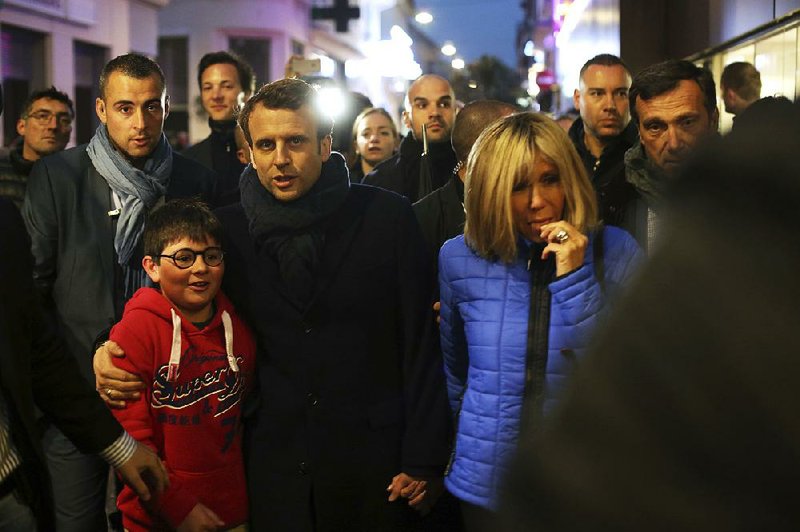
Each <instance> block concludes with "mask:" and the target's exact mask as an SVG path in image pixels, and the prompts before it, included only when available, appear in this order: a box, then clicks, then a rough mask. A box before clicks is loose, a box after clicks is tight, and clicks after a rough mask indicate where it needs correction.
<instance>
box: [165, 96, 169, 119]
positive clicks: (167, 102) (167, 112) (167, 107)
mask: <svg viewBox="0 0 800 532" xmlns="http://www.w3.org/2000/svg"><path fill="white" fill-rule="evenodd" d="M168 116H169V94H167V95H166V96H165V97H164V118H167V117H168Z"/></svg>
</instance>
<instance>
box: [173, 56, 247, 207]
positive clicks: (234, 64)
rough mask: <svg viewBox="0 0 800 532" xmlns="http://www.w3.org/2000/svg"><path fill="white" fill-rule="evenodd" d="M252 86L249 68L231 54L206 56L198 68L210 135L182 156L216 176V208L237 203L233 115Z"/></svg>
mask: <svg viewBox="0 0 800 532" xmlns="http://www.w3.org/2000/svg"><path fill="white" fill-rule="evenodd" d="M255 83H256V78H255V74H254V73H253V69H252V68H251V67H250V65H248V64H247V62H245V60H244V59H242V58H241V57H239V56H237V55H236V54H232V53H230V52H211V53H208V54H205V55H204V56H203V57H202V58H201V59H200V64H198V65H197V85H198V87H199V88H200V100H201V101H202V103H203V109H205V111H206V113H208V127H209V128H211V133H210V134H209V135H208V137H206V138H204V139H203V140H201V141H200V142H198V143H197V144H195V145H193V146H190V147H189V148H187V149H185V150H184V151H183V152H182V154H183V155H184V156H186V157H188V158H189V159H193V160H195V161H197V162H199V163H200V164H202V165H204V166H206V167H208V168H211V169H213V170H214V171H215V172H216V173H217V179H218V181H217V198H216V199H215V201H214V203H215V205H216V206H222V205H228V204H231V203H237V202H238V201H239V176H240V175H241V174H242V170H244V167H245V165H244V164H242V162H241V161H240V159H239V157H238V156H237V147H236V139H235V131H236V127H237V126H236V119H235V118H234V114H235V113H236V111H237V110H238V109H239V107H240V106H241V105H242V103H243V102H244V101H245V100H247V98H249V97H250V95H251V94H253V90H255Z"/></svg>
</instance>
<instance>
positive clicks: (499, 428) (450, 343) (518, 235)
mask: <svg viewBox="0 0 800 532" xmlns="http://www.w3.org/2000/svg"><path fill="white" fill-rule="evenodd" d="M465 209H466V225H465V229H464V235H463V236H459V237H457V238H455V239H453V240H450V241H448V242H446V243H445V244H444V246H443V247H442V250H441V253H440V258H439V264H440V274H439V280H440V287H441V337H442V349H443V352H444V358H445V370H446V373H447V386H448V394H449V398H450V402H451V407H452V408H453V412H454V413H455V415H456V417H457V434H456V443H455V448H454V452H453V457H452V460H451V465H450V467H449V470H448V475H447V477H446V479H445V484H446V485H447V488H448V489H449V491H450V492H451V493H453V495H455V496H456V497H457V498H458V499H460V501H461V502H462V512H463V513H464V516H465V522H466V524H467V528H468V529H469V530H485V529H486V528H487V527H489V526H490V525H491V521H492V518H493V511H494V510H495V509H496V504H497V495H498V485H499V484H500V482H501V481H502V479H503V477H504V473H505V466H506V464H507V462H508V459H509V458H510V456H511V455H512V453H513V451H514V449H515V448H516V445H517V439H518V437H519V435H520V432H521V431H525V430H530V429H531V428H535V427H536V425H537V423H538V421H539V419H540V417H541V416H540V414H542V413H547V412H548V411H549V410H550V409H551V408H552V404H553V402H554V401H555V400H556V399H557V397H558V395H559V393H560V392H561V390H562V389H563V388H564V385H565V383H566V381H567V377H568V375H569V374H570V373H571V371H572V368H573V366H574V364H575V363H576V360H579V359H580V358H581V356H582V354H583V350H584V348H585V347H586V345H587V342H588V340H589V337H590V333H591V332H592V330H593V328H594V325H595V322H596V321H597V319H596V318H597V315H598V313H599V312H600V311H601V309H602V308H603V306H604V302H605V300H606V297H607V295H608V294H609V293H611V292H613V291H614V289H615V287H617V286H618V285H620V284H622V283H624V282H625V280H626V279H628V277H629V276H630V275H631V273H632V272H633V270H634V268H635V265H636V263H637V261H638V258H639V256H640V251H639V249H638V247H637V245H636V243H635V241H634V240H633V238H631V237H630V236H629V235H628V234H627V233H625V232H624V231H622V230H620V229H617V228H612V227H605V228H600V227H598V222H597V202H596V198H595V193H594V190H593V189H592V185H591V183H590V182H589V180H588V178H587V176H586V173H585V170H584V167H583V165H582V164H581V161H580V159H579V157H578V154H577V153H576V152H575V148H574V147H573V145H572V143H571V142H570V141H569V139H568V137H567V135H566V133H565V132H564V131H563V130H562V129H561V128H560V127H559V126H558V125H557V124H556V123H555V122H553V121H552V120H551V119H549V118H547V117H545V116H544V115H540V114H535V113H520V114H516V115H511V116H509V117H506V118H504V119H502V120H501V121H499V122H495V123H494V124H493V125H491V126H490V127H489V128H487V129H486V130H485V131H484V132H483V133H482V134H481V136H480V137H479V138H478V140H477V142H476V144H475V146H474V147H473V149H472V151H471V152H470V155H469V158H468V162H467V178H466V196H465Z"/></svg>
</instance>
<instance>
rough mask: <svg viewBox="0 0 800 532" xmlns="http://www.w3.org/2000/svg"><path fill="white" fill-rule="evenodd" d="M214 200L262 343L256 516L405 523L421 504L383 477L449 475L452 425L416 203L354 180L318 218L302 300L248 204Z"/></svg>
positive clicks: (252, 451)
mask: <svg viewBox="0 0 800 532" xmlns="http://www.w3.org/2000/svg"><path fill="white" fill-rule="evenodd" d="M217 214H218V216H219V218H220V220H221V221H222V224H223V227H224V229H225V242H226V255H225V263H226V272H225V280H224V283H223V285H224V290H225V292H226V293H227V294H228V296H229V297H230V298H231V300H232V301H233V302H234V304H235V305H236V307H237V310H238V311H239V312H240V313H241V314H242V315H243V316H244V318H245V319H247V320H248V322H249V323H250V324H251V326H252V328H253V331H254V332H255V334H256V338H257V341H258V347H259V360H258V367H257V373H258V382H257V386H258V387H259V389H260V392H259V399H258V401H257V404H255V405H253V407H252V414H251V415H250V417H249V419H247V421H246V434H245V459H246V467H247V473H248V482H249V484H250V494H251V495H250V496H251V526H252V529H253V530H283V531H294V530H297V531H310V530H314V529H318V530H354V531H358V530H378V529H380V530H397V529H403V530H405V528H402V527H403V526H406V525H409V523H412V524H413V523H415V522H417V521H419V518H418V517H417V516H416V515H414V512H413V511H409V510H408V506H407V504H406V503H401V504H388V503H387V502H386V496H387V495H386V486H388V485H389V483H390V481H391V479H392V477H393V476H394V475H396V474H397V473H399V472H400V471H404V472H406V473H408V474H411V475H442V473H443V471H444V466H445V464H446V461H447V456H448V434H447V432H448V425H449V413H448V407H447V403H446V395H445V389H444V374H443V369H442V361H441V357H440V356H439V354H438V352H437V351H436V345H437V344H436V342H435V335H436V334H438V331H437V329H436V325H435V321H434V320H433V316H432V311H431V307H430V303H431V292H430V286H429V279H430V272H429V263H428V261H426V260H425V250H424V243H423V241H422V236H421V235H420V233H419V228H418V226H417V223H416V221H415V220H414V215H413V213H412V211H411V208H410V205H408V203H407V202H406V201H404V200H402V199H401V198H399V197H398V196H396V195H394V194H390V193H387V192H385V191H382V190H379V189H376V188H374V187H368V186H364V185H358V184H352V185H351V186H350V191H349V192H348V196H347V198H346V199H345V202H344V204H343V205H342V207H341V208H340V209H339V210H338V211H336V212H335V213H334V214H333V215H332V216H331V217H330V218H328V219H326V220H324V221H323V222H322V223H323V224H324V227H325V244H324V248H323V250H322V254H321V257H320V271H319V275H318V282H317V283H316V287H315V292H314V296H313V299H312V303H311V304H310V306H309V307H308V310H306V311H305V312H301V311H299V310H298V309H297V307H295V306H294V305H293V304H292V303H290V301H289V299H288V298H287V296H286V295H285V293H284V290H285V289H284V288H283V285H282V284H280V283H279V282H278V281H277V280H278V279H279V278H280V274H279V271H278V264H277V263H276V261H275V260H274V259H273V258H272V257H271V256H269V255H268V254H267V253H265V252H263V251H260V250H259V249H257V247H256V245H255V244H254V241H253V239H252V238H251V236H250V234H249V230H248V219H247V217H246V216H245V213H244V210H243V208H242V207H241V205H231V206H228V207H224V208H222V209H219V210H218V211H217ZM314 523H316V525H314ZM314 526H316V527H317V528H314Z"/></svg>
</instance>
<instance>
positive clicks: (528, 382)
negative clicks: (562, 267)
mask: <svg viewBox="0 0 800 532" xmlns="http://www.w3.org/2000/svg"><path fill="white" fill-rule="evenodd" d="M541 251H542V246H538V245H533V246H531V249H530V256H529V257H528V267H529V271H530V313H529V316H528V338H527V346H526V349H525V390H524V393H523V399H522V411H521V419H520V435H522V434H523V432H527V430H528V429H529V428H531V427H533V426H534V423H533V421H532V420H535V419H537V418H538V417H539V414H540V412H539V409H540V408H541V406H542V405H541V398H542V394H543V392H544V381H545V372H546V370H547V350H548V342H549V333H550V291H549V289H548V285H549V284H550V282H551V281H552V280H553V276H554V274H555V260H554V258H553V255H552V254H551V255H550V257H548V259H547V260H541V259H539V257H540V256H541Z"/></svg>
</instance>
